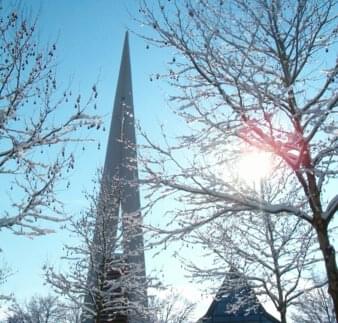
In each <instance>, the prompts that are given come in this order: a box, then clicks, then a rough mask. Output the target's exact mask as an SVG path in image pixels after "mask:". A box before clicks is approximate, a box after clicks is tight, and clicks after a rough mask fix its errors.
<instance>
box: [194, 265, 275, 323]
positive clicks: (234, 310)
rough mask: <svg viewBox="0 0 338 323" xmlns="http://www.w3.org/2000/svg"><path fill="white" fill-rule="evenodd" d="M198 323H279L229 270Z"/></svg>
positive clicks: (234, 272)
mask: <svg viewBox="0 0 338 323" xmlns="http://www.w3.org/2000/svg"><path fill="white" fill-rule="evenodd" d="M198 323H280V321H279V320H277V319H276V318H274V317H273V316H272V315H270V314H269V313H268V312H267V311H266V310H265V309H264V307H263V306H262V304H261V303H260V302H259V300H258V298H257V296H256V295H255V293H254V291H253V290H252V288H250V286H249V284H248V283H247V282H246V281H243V279H242V278H241V277H240V276H239V275H238V273H237V272H236V271H235V270H234V269H231V270H230V271H229V273H228V274H227V277H226V278H225V279H224V282H223V284H222V286H221V288H220V289H219V291H218V292H217V294H216V297H215V298H214V300H213V302H212V303H211V305H210V307H209V308H208V310H207V313H206V314H205V315H204V316H203V317H202V318H201V319H200V320H199V321H198Z"/></svg>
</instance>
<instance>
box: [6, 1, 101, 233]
mask: <svg viewBox="0 0 338 323" xmlns="http://www.w3.org/2000/svg"><path fill="white" fill-rule="evenodd" d="M0 15H1V20H0V53H1V54H0V80H1V83H0V176H1V178H2V180H1V181H4V184H7V183H8V187H6V188H5V190H6V193H7V194H2V205H3V207H2V208H1V211H0V212H1V213H0V229H4V228H5V229H9V230H11V231H13V232H14V233H15V234H21V235H31V236H33V235H42V234H46V233H49V232H51V230H50V229H46V228H44V227H43V226H45V225H43V222H45V221H60V220H62V219H63V217H64V214H63V210H62V203H61V202H60V201H59V200H58V199H57V195H56V188H57V185H58V182H59V181H60V180H61V179H62V178H63V177H64V175H65V172H66V171H69V169H72V168H73V167H74V163H75V159H74V155H73V154H72V153H71V152H70V151H67V150H66V146H65V145H66V143H69V142H74V141H80V140H81V139H80V137H79V136H78V135H76V131H77V130H79V128H80V127H81V126H83V127H88V128H92V127H97V128H99V127H100V124H101V121H100V119H99V118H98V117H94V116H90V115H88V114H87V113H86V110H88V109H89V107H90V106H91V104H92V103H93V100H94V99H95V98H96V96H97V91H96V87H95V86H93V88H92V90H91V94H90V95H89V96H88V99H86V101H85V102H83V101H84V100H83V98H81V97H80V96H77V97H74V98H73V97H72V92H71V91H70V90H69V89H66V90H65V91H64V92H63V91H61V90H60V89H59V88H58V85H57V79H56V74H55V61H54V57H55V54H56V44H52V45H51V46H48V47H47V48H46V49H40V47H39V45H38V43H37V41H36V28H37V21H36V20H32V19H29V18H26V17H25V15H24V14H23V13H22V12H20V9H5V8H4V7H3V6H1V8H0ZM89 92H90V91H89ZM38 220H40V221H39V222H36V221H38Z"/></svg>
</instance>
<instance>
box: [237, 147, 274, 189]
mask: <svg viewBox="0 0 338 323" xmlns="http://www.w3.org/2000/svg"><path fill="white" fill-rule="evenodd" d="M271 170H272V159H271V154H269V153H267V152H262V151H250V152H247V153H244V154H243V156H242V157H241V158H240V160H239V162H238V166H237V172H238V176H239V178H240V179H241V180H242V181H244V182H246V183H247V184H249V185H251V184H253V185H255V186H256V185H258V184H259V182H260V181H261V180H263V179H264V178H266V177H267V176H269V174H270V173H271Z"/></svg>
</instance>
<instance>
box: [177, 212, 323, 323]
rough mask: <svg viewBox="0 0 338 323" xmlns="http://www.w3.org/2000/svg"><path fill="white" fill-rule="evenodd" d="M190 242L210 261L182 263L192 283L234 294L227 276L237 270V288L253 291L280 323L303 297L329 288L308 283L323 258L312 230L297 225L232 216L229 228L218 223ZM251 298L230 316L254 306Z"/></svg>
mask: <svg viewBox="0 0 338 323" xmlns="http://www.w3.org/2000/svg"><path fill="white" fill-rule="evenodd" d="M191 242H192V244H193V245H194V246H198V247H200V249H201V250H202V256H203V258H204V259H208V260H207V261H205V262H204V263H196V262H192V261H191V260H189V259H182V260H183V263H184V264H185V268H186V269H187V270H188V272H189V276H191V279H193V280H195V281H197V282H200V283H205V282H206V281H207V280H209V281H210V280H212V281H214V280H218V281H223V287H222V290H224V289H225V286H227V288H228V289H229V291H231V290H232V288H233V286H232V285H233V282H234V280H233V277H232V276H231V275H227V272H228V271H231V270H232V269H235V272H236V275H237V276H238V280H237V281H236V283H237V286H236V288H245V287H246V286H247V285H249V286H250V288H252V289H253V290H254V292H255V295H257V296H259V297H260V300H261V301H262V302H270V303H272V304H273V305H274V307H275V309H276V310H277V311H278V312H279V314H280V320H281V322H282V323H286V322H287V313H288V312H289V308H290V307H291V306H292V305H293V304H295V302H297V301H298V298H299V297H300V296H301V295H302V294H303V293H305V292H307V291H309V290H312V289H313V288H315V287H316V286H317V287H318V286H323V285H324V284H325V281H324V282H323V281H322V282H317V283H316V284H313V283H312V280H311V279H310V278H311V269H312V267H313V265H314V264H315V263H316V262H318V261H319V260H318V258H319V257H318V252H317V250H316V249H314V242H315V241H314V233H313V232H312V230H311V227H310V226H309V225H306V224H305V223H302V222H301V220H299V219H294V218H290V217H288V216H286V215H284V216H281V217H280V218H275V217H273V216H271V215H269V214H263V215H257V214H247V215H242V216H241V220H240V221H238V218H237V217H236V216H233V217H229V218H228V219H227V222H226V223H224V222H223V221H219V220H216V221H214V222H213V223H212V224H209V225H207V226H206V230H203V231H202V230H196V231H195V232H194V234H193V235H192V237H191ZM213 288H214V286H213ZM247 296H248V295H245V296H244V298H243V297H238V298H237V299H234V300H233V305H232V307H231V308H229V309H228V310H227V311H229V312H230V313H231V311H232V310H233V309H235V310H236V309H238V307H239V306H244V307H245V308H247V309H249V308H250V306H256V303H255V302H252V300H251V299H249V298H248V299H246V298H245V297H247ZM253 310H254V309H253Z"/></svg>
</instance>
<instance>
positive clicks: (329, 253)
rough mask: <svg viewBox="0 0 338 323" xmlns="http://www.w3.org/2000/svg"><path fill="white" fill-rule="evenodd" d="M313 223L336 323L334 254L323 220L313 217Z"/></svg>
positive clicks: (337, 280)
mask: <svg viewBox="0 0 338 323" xmlns="http://www.w3.org/2000/svg"><path fill="white" fill-rule="evenodd" d="M315 219H316V220H315V221H314V223H313V225H314V228H315V230H316V232H317V236H318V241H319V245H320V249H321V251H322V254H323V257H324V262H325V268H326V273H327V279H328V285H329V289H328V292H329V294H330V295H331V297H332V300H333V306H334V309H335V313H336V322H338V269H337V262H336V252H335V249H334V247H333V246H332V245H331V244H330V240H329V235H328V230H327V227H328V223H327V222H326V221H325V220H323V219H322V218H321V217H320V216H318V217H315Z"/></svg>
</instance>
